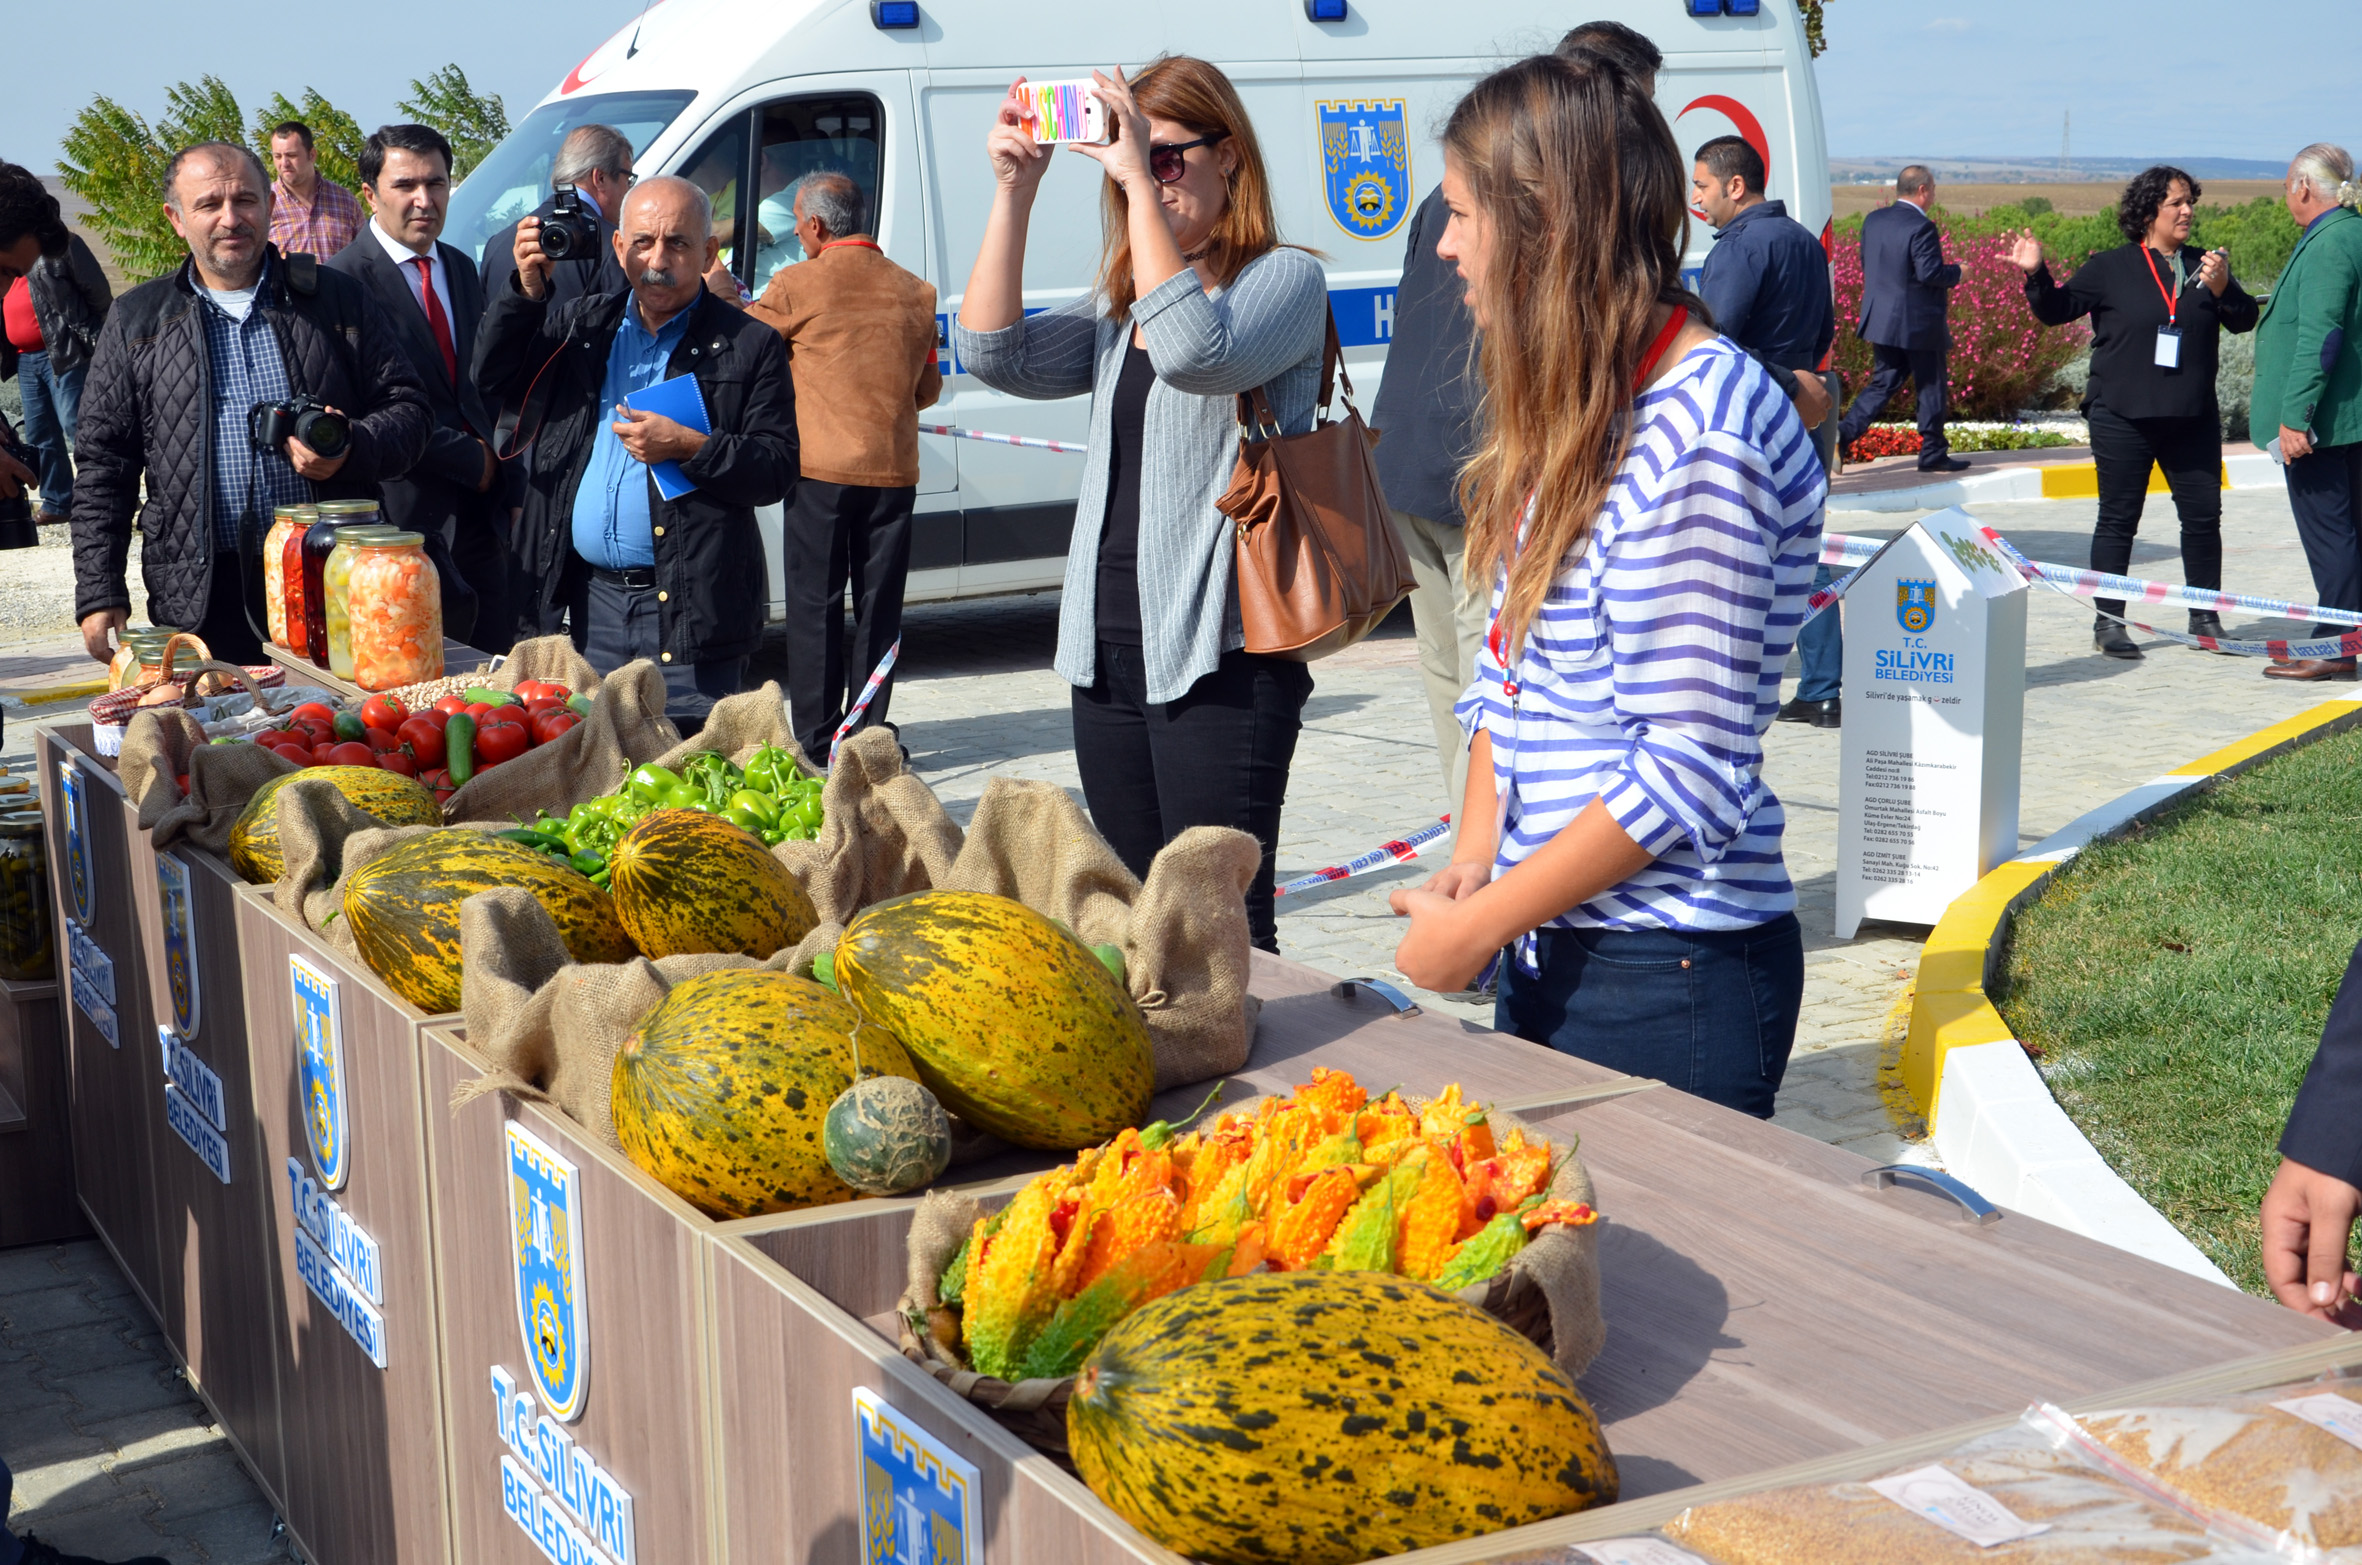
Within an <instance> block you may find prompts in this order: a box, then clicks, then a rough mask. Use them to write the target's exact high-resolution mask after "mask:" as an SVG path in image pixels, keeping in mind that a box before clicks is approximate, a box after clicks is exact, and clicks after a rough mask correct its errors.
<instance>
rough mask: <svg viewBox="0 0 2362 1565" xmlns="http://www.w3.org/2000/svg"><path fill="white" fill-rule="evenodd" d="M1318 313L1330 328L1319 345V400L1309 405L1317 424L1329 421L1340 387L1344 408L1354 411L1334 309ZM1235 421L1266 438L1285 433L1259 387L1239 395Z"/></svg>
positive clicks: (1351, 387)
mask: <svg viewBox="0 0 2362 1565" xmlns="http://www.w3.org/2000/svg"><path fill="white" fill-rule="evenodd" d="M1321 313H1322V314H1323V316H1324V317H1325V318H1326V323H1327V325H1328V329H1329V330H1328V340H1327V341H1326V342H1325V343H1324V344H1323V345H1322V347H1321V355H1320V400H1319V401H1317V402H1315V403H1314V404H1313V405H1312V415H1313V420H1314V422H1315V423H1316V424H1321V423H1327V422H1329V418H1328V411H1329V403H1330V401H1331V399H1333V398H1334V397H1335V396H1336V394H1337V388H1338V387H1340V386H1342V387H1343V388H1344V389H1345V411H1346V412H1348V413H1356V412H1357V410H1356V409H1355V408H1354V406H1353V377H1352V376H1350V375H1348V374H1346V373H1345V347H1344V344H1343V343H1342V342H1340V341H1339V340H1338V337H1337V315H1336V312H1335V311H1334V310H1323V311H1322V312H1321ZM1357 416H1358V415H1357ZM1238 424H1239V428H1240V429H1242V430H1244V431H1246V432H1247V433H1248V434H1250V435H1254V434H1260V435H1261V436H1262V437H1263V438H1264V439H1266V440H1274V439H1277V438H1278V437H1279V436H1280V435H1281V434H1282V433H1284V430H1283V428H1282V426H1281V424H1280V421H1279V416H1278V415H1277V414H1275V413H1273V412H1272V411H1271V399H1270V398H1269V397H1268V396H1266V395H1265V394H1264V391H1263V388H1262V387H1261V386H1255V387H1252V388H1250V389H1248V390H1246V391H1242V392H1240V393H1239V394H1238Z"/></svg>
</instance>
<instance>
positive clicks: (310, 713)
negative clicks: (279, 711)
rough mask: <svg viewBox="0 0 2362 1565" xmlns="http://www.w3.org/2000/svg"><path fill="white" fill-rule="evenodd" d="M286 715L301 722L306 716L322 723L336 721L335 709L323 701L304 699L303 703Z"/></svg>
mask: <svg viewBox="0 0 2362 1565" xmlns="http://www.w3.org/2000/svg"><path fill="white" fill-rule="evenodd" d="M287 715H288V717H289V718H290V719H292V720H294V721H297V722H301V721H303V720H304V719H306V718H316V719H318V720H319V721H321V722H323V723H331V724H333V723H334V722H335V721H336V711H335V709H334V708H333V707H331V706H329V705H328V703H326V702H325V701H306V702H305V703H304V704H303V705H301V706H299V707H297V708H296V709H295V710H294V711H292V712H290V713H288V714H287Z"/></svg>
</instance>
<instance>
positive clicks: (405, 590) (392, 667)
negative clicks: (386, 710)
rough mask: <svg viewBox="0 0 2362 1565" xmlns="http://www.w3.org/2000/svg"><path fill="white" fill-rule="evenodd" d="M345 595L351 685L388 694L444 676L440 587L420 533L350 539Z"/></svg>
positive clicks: (385, 534)
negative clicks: (349, 628)
mask: <svg viewBox="0 0 2362 1565" xmlns="http://www.w3.org/2000/svg"><path fill="white" fill-rule="evenodd" d="M347 592H348V602H349V603H350V605H351V620H352V642H353V675H352V678H353V683H354V684H356V685H359V686H360V687H361V688H362V689H364V690H391V689H393V688H395V687H396V686H398V685H415V684H417V683H419V682H420V681H422V680H428V679H441V678H442V677H443V584H442V580H441V578H440V577H438V576H437V575H436V573H435V567H434V564H433V562H431V561H430V560H428V559H427V557H426V537H425V535H424V534H421V533H406V532H392V531H388V532H382V533H375V534H372V535H370V536H368V537H365V538H359V539H355V540H354V542H353V569H352V579H351V583H350V585H349V587H348V589H347Z"/></svg>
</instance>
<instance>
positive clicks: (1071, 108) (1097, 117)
mask: <svg viewBox="0 0 2362 1565" xmlns="http://www.w3.org/2000/svg"><path fill="white" fill-rule="evenodd" d="M1091 87H1092V83H1091V81H1090V79H1089V78H1087V77H1085V78H1081V79H1077V80H1071V81H1046V82H1037V81H1029V82H1027V83H1026V84H1025V85H1024V86H1023V87H1022V88H1020V89H1018V90H1019V91H1020V92H1022V93H1024V95H1025V104H1026V107H1027V108H1029V109H1031V110H1032V111H1033V139H1034V140H1035V141H1036V142H1037V143H1040V144H1041V145H1044V146H1054V145H1056V144H1058V143H1061V142H1081V143H1083V144H1085V145H1088V146H1105V145H1106V144H1107V142H1108V140H1109V139H1110V138H1109V136H1108V129H1107V105H1106V104H1104V103H1101V102H1100V101H1099V95H1098V94H1097V93H1095V92H1093V91H1092V90H1091Z"/></svg>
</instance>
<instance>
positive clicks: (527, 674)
mask: <svg viewBox="0 0 2362 1565" xmlns="http://www.w3.org/2000/svg"><path fill="white" fill-rule="evenodd" d="M528 679H540V680H548V681H553V682H555V683H557V684H561V685H564V686H565V687H566V688H567V689H568V690H571V691H574V692H575V693H576V694H578V695H586V696H587V695H596V694H597V693H598V689H599V671H598V670H597V669H595V668H593V667H591V666H590V663H589V661H588V660H587V659H585V658H584V657H583V655H582V654H581V653H579V652H577V651H575V650H574V638H573V637H572V636H567V635H557V636H536V637H534V638H533V639H532V640H530V641H520V642H518V643H517V644H516V645H515V646H513V647H511V648H509V652H508V656H507V657H506V658H504V659H502V660H501V664H500V668H499V669H498V671H496V672H494V673H489V674H486V675H485V676H484V679H483V685H484V688H485V689H487V690H514V689H516V688H517V686H518V685H520V684H522V683H524V682H525V681H526V680H528Z"/></svg>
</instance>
